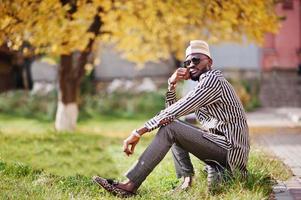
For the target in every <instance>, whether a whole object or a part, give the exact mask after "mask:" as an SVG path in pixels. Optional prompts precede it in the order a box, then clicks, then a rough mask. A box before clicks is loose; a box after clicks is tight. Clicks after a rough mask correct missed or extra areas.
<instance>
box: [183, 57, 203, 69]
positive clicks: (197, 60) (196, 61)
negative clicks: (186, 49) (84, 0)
mask: <svg viewBox="0 0 301 200" xmlns="http://www.w3.org/2000/svg"><path fill="white" fill-rule="evenodd" d="M202 60H205V59H202ZM202 60H201V58H191V60H185V61H184V62H183V67H188V66H189V65H190V64H191V62H192V63H193V64H194V65H198V64H200V62H201V61H202Z"/></svg>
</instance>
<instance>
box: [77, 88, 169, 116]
mask: <svg viewBox="0 0 301 200" xmlns="http://www.w3.org/2000/svg"><path fill="white" fill-rule="evenodd" d="M164 104H165V95H164V92H163V91H159V92H144V93H137V94H136V93H129V92H115V93H112V94H99V95H94V96H85V97H82V102H81V104H80V108H81V110H80V119H84V118H87V117H92V116H95V115H99V114H102V115H109V116H119V117H133V118H135V117H151V116H153V115H155V114H156V113H158V112H159V111H160V110H161V109H162V108H164Z"/></svg>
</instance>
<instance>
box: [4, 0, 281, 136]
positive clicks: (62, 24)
mask: <svg viewBox="0 0 301 200" xmlns="http://www.w3.org/2000/svg"><path fill="white" fill-rule="evenodd" d="M274 2H275V1H274V0H265V1H258V0H248V1H245V0H229V1H221V0H202V1H200V0H177V1H174V0H157V1H153V0H0V42H1V43H5V44H7V46H8V47H9V48H11V49H13V50H19V51H22V52H23V53H24V54H48V55H56V56H60V70H59V75H60V78H59V85H60V87H59V88H60V91H59V103H58V110H57V115H56V123H55V124H56V128H57V129H58V130H70V129H74V127H75V125H76V119H77V113H78V106H77V102H78V98H79V86H80V81H81V78H82V77H83V74H84V71H85V65H86V64H87V61H88V55H89V54H90V52H91V51H92V49H93V45H94V44H98V41H100V44H105V43H113V44H114V46H115V47H116V48H117V49H118V50H120V51H122V52H123V55H124V57H126V58H127V59H129V60H131V61H135V62H138V63H144V62H146V61H158V60H160V59H166V58H168V57H170V56H171V55H174V56H175V57H176V58H178V59H182V55H183V50H184V48H185V45H186V44H187V42H188V41H189V40H192V39H203V40H207V41H208V42H209V43H211V44H212V43H218V42H222V41H238V42H239V41H241V40H242V38H243V37H246V38H247V39H248V40H249V41H255V42H258V43H261V42H262V41H263V36H264V34H265V33H266V32H275V31H277V28H278V17H277V15H276V14H275V11H274V6H275V5H274V4H275V3H274ZM25 43H29V44H30V46H31V48H30V49H29V48H28V47H27V46H28V45H27V46H26V45H24V44H25Z"/></svg>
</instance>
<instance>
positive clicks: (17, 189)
mask: <svg viewBox="0 0 301 200" xmlns="http://www.w3.org/2000/svg"><path fill="white" fill-rule="evenodd" d="M143 122H144V120H143V119H117V118H105V117H99V118H97V119H93V120H89V121H84V122H80V123H79V125H78V130H77V131H76V132H74V133H56V132H55V131H54V129H53V124H52V123H47V122H39V121H38V120H34V119H22V118H14V117H11V116H10V117H9V116H6V115H1V114H0V191H1V192H0V199H118V198H116V197H113V196H111V195H109V194H108V193H106V192H105V191H104V190H103V189H99V188H98V187H97V186H96V185H95V184H93V183H92V181H91V176H93V175H97V174H98V175H101V176H104V177H110V178H117V179H119V180H122V179H120V178H122V177H123V174H124V173H125V172H126V171H127V170H128V168H129V167H130V166H131V165H132V164H133V163H134V162H135V160H136V159H137V158H138V156H139V155H140V154H141V152H142V151H143V149H144V148H145V147H146V146H147V144H148V143H150V141H151V139H152V137H153V135H154V134H155V132H154V133H152V134H149V135H147V136H146V137H143V139H142V140H141V141H140V143H139V144H138V146H137V148H136V152H135V154H134V155H133V156H131V157H126V156H125V155H124V154H123V152H122V141H123V139H124V138H125V137H126V136H127V135H128V134H129V133H130V132H131V130H132V129H134V128H137V127H139V126H141V125H142V124H143ZM193 163H194V166H195V168H196V181H195V184H194V186H193V188H192V189H191V190H189V191H188V192H186V193H181V194H177V195H171V194H170V193H169V191H170V190H171V189H172V188H173V187H174V186H175V185H176V184H177V183H178V180H177V179H176V177H175V171H174V168H173V161H172V158H171V155H170V154H168V155H167V156H166V158H165V159H164V160H163V161H162V162H161V163H160V164H159V166H157V168H156V169H155V170H154V172H153V173H152V174H151V175H150V176H149V177H148V178H147V180H146V181H145V183H144V184H143V185H142V187H141V188H140V189H139V195H138V196H136V197H134V198H133V199H267V198H268V196H269V193H270V192H271V184H272V181H271V180H273V179H277V180H285V179H287V178H288V177H289V176H290V175H291V174H290V172H289V170H288V169H286V168H285V167H284V166H283V164H282V163H281V162H280V161H278V160H276V159H274V158H272V157H269V156H267V155H266V154H264V153H263V152H261V150H260V149H255V148H252V151H251V155H250V162H249V171H250V176H249V179H248V180H247V181H245V182H240V181H239V180H238V179H237V180H236V179H234V180H232V181H229V182H228V184H227V185H224V186H223V187H222V188H221V190H220V191H219V192H217V193H216V194H211V195H210V194H209V193H208V192H207V185H206V176H205V174H204V172H203V164H202V163H201V162H200V161H198V160H197V159H196V158H194V157H193Z"/></svg>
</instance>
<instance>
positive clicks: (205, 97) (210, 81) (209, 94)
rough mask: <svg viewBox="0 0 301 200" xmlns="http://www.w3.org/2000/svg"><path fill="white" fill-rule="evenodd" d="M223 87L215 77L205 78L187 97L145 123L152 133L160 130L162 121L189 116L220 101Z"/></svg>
mask: <svg viewBox="0 0 301 200" xmlns="http://www.w3.org/2000/svg"><path fill="white" fill-rule="evenodd" d="M220 90H221V86H220V83H219V81H218V78H217V77H215V76H207V77H204V78H203V79H202V80H201V82H200V83H199V84H198V85H197V86H196V87H195V88H194V89H193V90H192V91H190V92H189V93H188V94H187V95H185V96H184V97H182V98H181V99H179V100H178V101H176V102H175V103H173V104H172V105H170V106H169V107H167V108H165V109H164V110H162V111H161V112H160V113H159V114H158V115H156V116H155V117H153V118H151V119H150V120H149V121H147V122H146V123H145V127H147V128H148V129H149V130H150V131H152V130H154V129H156V128H158V127H159V126H160V122H161V121H165V120H171V121H172V120H174V119H176V118H179V117H181V116H184V115H187V114H188V113H191V112H193V111H195V110H196V109H198V108H200V107H203V106H205V105H209V104H211V103H214V102H216V101H218V100H219V98H220V95H221V93H220Z"/></svg>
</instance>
